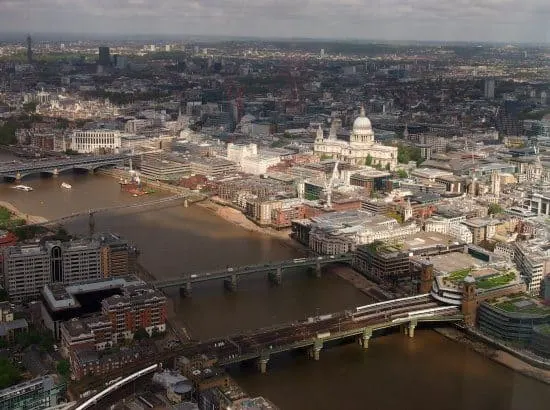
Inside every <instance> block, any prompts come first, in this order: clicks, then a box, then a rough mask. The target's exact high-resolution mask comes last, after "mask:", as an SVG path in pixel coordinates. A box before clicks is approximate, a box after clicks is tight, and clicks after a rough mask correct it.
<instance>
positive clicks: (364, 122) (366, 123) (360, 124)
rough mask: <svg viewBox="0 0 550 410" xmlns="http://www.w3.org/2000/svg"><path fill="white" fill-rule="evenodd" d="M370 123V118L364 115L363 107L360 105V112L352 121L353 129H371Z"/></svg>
mask: <svg viewBox="0 0 550 410" xmlns="http://www.w3.org/2000/svg"><path fill="white" fill-rule="evenodd" d="M371 130H372V125H371V123H370V120H369V119H368V118H367V117H366V116H365V109H364V108H363V107H361V114H359V117H357V118H356V119H355V121H354V122H353V131H354V132H356V131H371Z"/></svg>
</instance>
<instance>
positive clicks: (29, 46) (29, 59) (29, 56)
mask: <svg viewBox="0 0 550 410" xmlns="http://www.w3.org/2000/svg"><path fill="white" fill-rule="evenodd" d="M27 63H28V64H32V39H31V35H30V34H29V35H28V36H27Z"/></svg>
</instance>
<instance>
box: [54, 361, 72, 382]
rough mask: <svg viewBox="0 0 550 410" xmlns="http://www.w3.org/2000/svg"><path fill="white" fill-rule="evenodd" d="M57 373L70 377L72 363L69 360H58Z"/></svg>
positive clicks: (66, 377)
mask: <svg viewBox="0 0 550 410" xmlns="http://www.w3.org/2000/svg"><path fill="white" fill-rule="evenodd" d="M56 369H57V373H59V374H60V375H61V376H62V377H63V378H65V379H68V378H69V376H70V374H71V365H70V363H69V361H68V360H60V361H59V362H57V366H56Z"/></svg>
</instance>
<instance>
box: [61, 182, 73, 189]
mask: <svg viewBox="0 0 550 410" xmlns="http://www.w3.org/2000/svg"><path fill="white" fill-rule="evenodd" d="M72 187H73V186H72V185H71V184H67V183H66V182H63V183H62V184H61V188H65V189H71V188H72Z"/></svg>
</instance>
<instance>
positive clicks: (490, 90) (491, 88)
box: [483, 78, 495, 100]
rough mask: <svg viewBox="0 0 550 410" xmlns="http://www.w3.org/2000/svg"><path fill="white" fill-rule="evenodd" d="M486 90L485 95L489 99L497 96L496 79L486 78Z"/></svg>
mask: <svg viewBox="0 0 550 410" xmlns="http://www.w3.org/2000/svg"><path fill="white" fill-rule="evenodd" d="M484 86H485V88H484V92H483V96H484V97H485V98H487V99H488V100H493V99H494V98H495V79H494V78H486V79H485V83H484Z"/></svg>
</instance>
